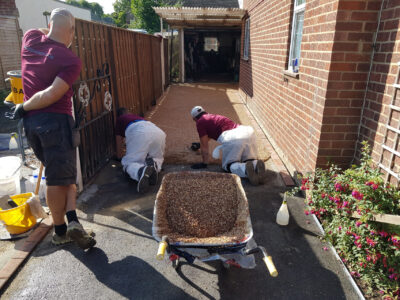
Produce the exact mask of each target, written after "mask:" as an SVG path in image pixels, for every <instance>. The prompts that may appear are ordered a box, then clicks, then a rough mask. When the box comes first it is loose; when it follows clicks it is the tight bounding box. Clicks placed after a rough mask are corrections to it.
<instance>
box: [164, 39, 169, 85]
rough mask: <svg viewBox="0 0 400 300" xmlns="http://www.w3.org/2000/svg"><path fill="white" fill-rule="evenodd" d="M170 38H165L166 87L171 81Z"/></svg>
mask: <svg viewBox="0 0 400 300" xmlns="http://www.w3.org/2000/svg"><path fill="white" fill-rule="evenodd" d="M169 44H170V42H169V39H164V71H165V72H164V73H165V86H164V89H165V88H166V87H167V86H169V83H170V75H169V65H170V62H169V57H170V53H169V50H170V49H169V48H170V47H169Z"/></svg>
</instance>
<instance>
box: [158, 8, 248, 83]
mask: <svg viewBox="0 0 400 300" xmlns="http://www.w3.org/2000/svg"><path fill="white" fill-rule="evenodd" d="M154 10H155V12H156V13H157V14H158V15H159V16H160V19H161V24H162V21H165V22H166V23H167V24H168V25H169V26H170V29H171V32H173V30H176V31H178V32H179V34H178V37H177V39H176V42H177V44H178V43H179V46H178V47H177V48H178V52H179V61H178V62H177V64H179V81H180V82H234V81H239V65H240V49H241V48H240V41H241V28H242V19H243V17H244V15H245V13H246V11H245V10H242V9H239V8H222V7H219V8H212V7H154ZM174 40H175V38H174ZM171 49H173V51H172V52H174V51H175V50H174V49H175V48H174V47H171ZM175 54H176V53H172V54H170V55H171V57H176V56H177V55H175ZM171 65H173V63H172V64H171Z"/></svg>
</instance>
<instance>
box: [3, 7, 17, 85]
mask: <svg viewBox="0 0 400 300" xmlns="http://www.w3.org/2000/svg"><path fill="white" fill-rule="evenodd" d="M17 17H18V10H17V8H16V6H15V1H14V0H2V1H1V2H0V41H1V47H0V89H4V88H6V84H5V82H4V79H5V78H6V77H7V72H8V71H10V70H19V69H20V68H21V58H20V51H21V38H22V32H21V29H20V28H19V25H18V19H17Z"/></svg>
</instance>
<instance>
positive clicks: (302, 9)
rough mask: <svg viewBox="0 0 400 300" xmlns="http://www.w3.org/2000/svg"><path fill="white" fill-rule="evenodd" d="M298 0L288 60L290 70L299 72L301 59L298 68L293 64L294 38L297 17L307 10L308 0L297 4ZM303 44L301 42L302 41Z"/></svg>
mask: <svg viewBox="0 0 400 300" xmlns="http://www.w3.org/2000/svg"><path fill="white" fill-rule="evenodd" d="M297 2H298V0H294V10H293V19H292V34H291V38H290V51H289V62H288V70H289V71H290V72H294V73H297V72H298V68H299V65H300V61H298V62H297V67H296V69H295V68H294V66H293V51H294V46H295V45H294V39H295V34H296V17H297V15H298V14H300V13H304V12H305V10H306V1H304V3H303V4H300V5H298V4H297ZM300 44H301V42H300Z"/></svg>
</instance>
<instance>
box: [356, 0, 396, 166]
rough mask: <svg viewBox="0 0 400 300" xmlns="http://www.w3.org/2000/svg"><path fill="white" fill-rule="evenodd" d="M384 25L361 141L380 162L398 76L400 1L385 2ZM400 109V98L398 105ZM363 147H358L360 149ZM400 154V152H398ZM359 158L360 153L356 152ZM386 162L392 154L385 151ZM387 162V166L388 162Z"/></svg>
mask: <svg viewBox="0 0 400 300" xmlns="http://www.w3.org/2000/svg"><path fill="white" fill-rule="evenodd" d="M383 4H384V5H383V9H382V14H381V22H380V26H379V31H378V34H377V40H376V47H375V49H376V52H375V53H374V56H373V63H372V69H371V75H370V81H369V84H368V91H367V94H366V98H365V106H364V112H363V116H362V122H361V130H360V139H359V142H361V141H363V140H367V141H369V143H370V144H371V145H372V148H373V159H374V161H375V162H378V161H379V159H380V155H381V151H382V147H381V146H382V143H383V140H384V133H385V125H386V122H387V118H388V117H389V107H388V105H389V104H390V102H391V100H392V96H393V92H394V88H393V84H394V83H395V79H396V74H397V72H398V70H399V66H398V65H397V64H398V62H400V32H399V20H400V2H399V1H395V0H385V1H384V3H383ZM395 104H396V105H397V106H400V97H399V96H398V97H397V100H396V102H395ZM399 117H400V113H399V112H394V113H393V118H392V120H391V122H390V125H392V126H394V127H397V128H398V120H399ZM394 137H395V135H394V133H393V132H390V131H389V134H388V141H387V143H386V144H388V145H389V146H390V147H398V146H397V145H394V144H395V143H394V142H395V141H394ZM359 149H360V144H358V150H359ZM397 151H399V149H397ZM357 157H359V152H358V153H357ZM384 157H385V159H386V160H387V159H388V157H390V153H389V152H387V151H384ZM386 160H385V165H388V162H387V161H386ZM399 166H400V161H399V159H396V161H395V164H394V171H395V172H397V173H398V172H399V171H400V170H399V168H398V167H399Z"/></svg>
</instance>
